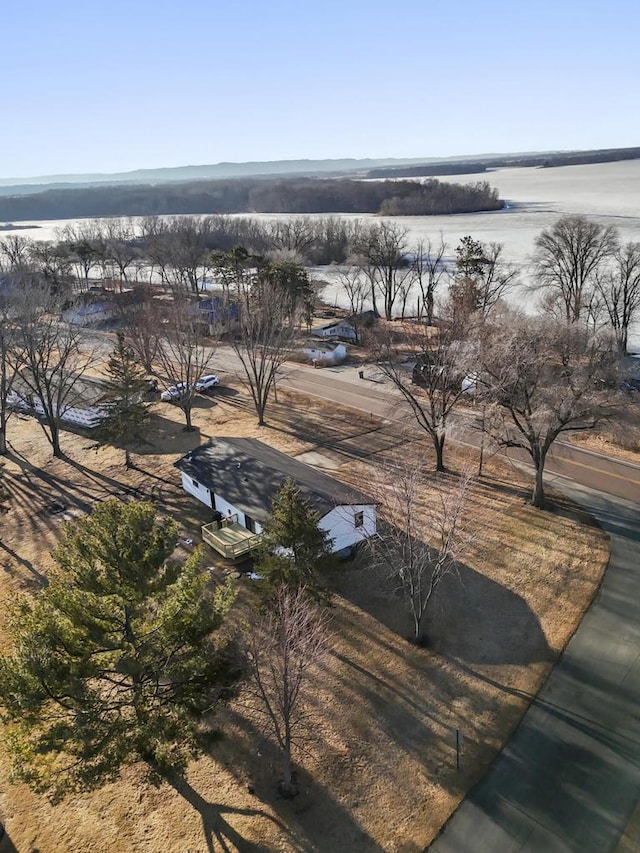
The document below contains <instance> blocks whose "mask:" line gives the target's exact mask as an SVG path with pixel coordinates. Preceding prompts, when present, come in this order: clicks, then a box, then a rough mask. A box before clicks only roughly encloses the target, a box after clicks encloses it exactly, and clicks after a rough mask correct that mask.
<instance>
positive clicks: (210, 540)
mask: <svg viewBox="0 0 640 853" xmlns="http://www.w3.org/2000/svg"><path fill="white" fill-rule="evenodd" d="M231 519H233V521H232V520H231ZM237 523H238V519H237V516H229V517H228V518H223V519H221V520H220V521H212V522H210V523H209V524H204V525H203V527H202V538H203V540H204V541H205V542H206V543H207V545H210V546H211V547H212V548H213V549H214V550H215V551H217V552H218V553H219V554H221V555H222V556H223V557H224V558H225V559H226V560H237V559H238V558H239V557H242V556H244V555H245V554H248V553H249V552H250V551H253V550H254V549H255V548H257V547H258V545H259V544H260V540H261V539H262V534H261V533H254V534H253V536H246V537H243V538H242V539H239V540H238V542H233V543H229V542H224V541H223V540H222V539H221V538H220V537H219V536H216V530H221V529H222V528H224V527H231V525H232V524H237Z"/></svg>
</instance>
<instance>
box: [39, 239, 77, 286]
mask: <svg viewBox="0 0 640 853" xmlns="http://www.w3.org/2000/svg"><path fill="white" fill-rule="evenodd" d="M29 260H30V266H31V267H32V268H33V269H34V270H35V271H36V272H38V273H40V275H41V277H42V278H43V279H44V281H45V282H46V283H47V284H48V285H49V286H50V287H51V290H52V291H53V292H54V293H56V294H63V293H65V294H67V293H69V292H70V290H71V260H70V257H69V249H68V247H67V246H66V244H64V243H53V242H49V241H46V240H41V241H40V240H39V241H37V242H35V241H34V242H33V243H32V244H31V246H30V247H29Z"/></svg>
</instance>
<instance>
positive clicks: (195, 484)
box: [191, 479, 200, 489]
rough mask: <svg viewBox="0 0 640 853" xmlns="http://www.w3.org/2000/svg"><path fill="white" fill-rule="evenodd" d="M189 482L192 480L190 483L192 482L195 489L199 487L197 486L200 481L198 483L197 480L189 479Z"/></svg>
mask: <svg viewBox="0 0 640 853" xmlns="http://www.w3.org/2000/svg"><path fill="white" fill-rule="evenodd" d="M191 482H192V483H193V485H194V486H195V487H196V489H199V488H200V483H199V482H198V481H197V480H194V479H192V480H191Z"/></svg>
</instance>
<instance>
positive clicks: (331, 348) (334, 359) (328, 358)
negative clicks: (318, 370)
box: [301, 340, 347, 364]
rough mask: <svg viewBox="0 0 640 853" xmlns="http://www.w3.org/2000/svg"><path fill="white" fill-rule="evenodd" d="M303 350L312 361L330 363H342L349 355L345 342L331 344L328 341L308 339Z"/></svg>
mask: <svg viewBox="0 0 640 853" xmlns="http://www.w3.org/2000/svg"><path fill="white" fill-rule="evenodd" d="M301 352H302V354H303V355H305V356H306V357H307V358H309V359H310V360H311V361H321V362H325V363H328V364H340V362H342V361H344V360H345V358H346V357H347V348H346V346H345V345H344V344H331V343H329V342H328V341H327V342H325V341H313V340H311V341H306V342H305V344H304V345H303V346H302V349H301Z"/></svg>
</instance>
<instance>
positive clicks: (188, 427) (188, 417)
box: [182, 406, 193, 432]
mask: <svg viewBox="0 0 640 853" xmlns="http://www.w3.org/2000/svg"><path fill="white" fill-rule="evenodd" d="M182 411H183V412H184V419H185V421H186V424H187V425H186V427H185V428H184V429H185V432H193V424H192V423H191V406H185V407H184V408H183V409H182Z"/></svg>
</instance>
